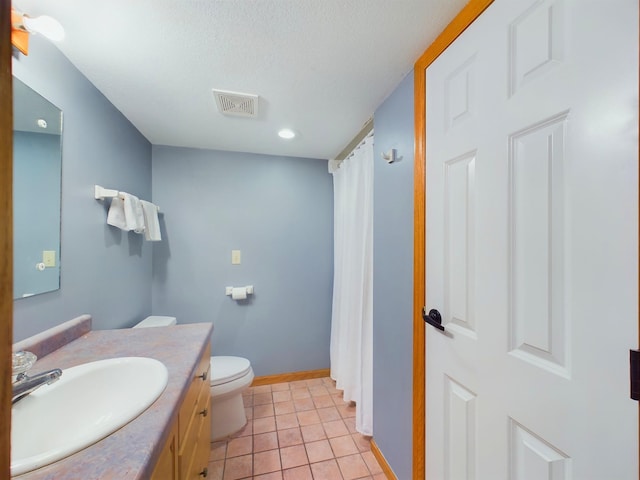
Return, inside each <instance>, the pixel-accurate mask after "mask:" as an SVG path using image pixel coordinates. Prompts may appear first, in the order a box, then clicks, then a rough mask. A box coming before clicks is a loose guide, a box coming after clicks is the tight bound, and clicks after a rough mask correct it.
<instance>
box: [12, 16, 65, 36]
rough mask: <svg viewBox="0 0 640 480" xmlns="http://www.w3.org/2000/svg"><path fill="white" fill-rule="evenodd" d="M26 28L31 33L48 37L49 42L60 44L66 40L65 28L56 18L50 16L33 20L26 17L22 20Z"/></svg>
mask: <svg viewBox="0 0 640 480" xmlns="http://www.w3.org/2000/svg"><path fill="white" fill-rule="evenodd" d="M22 22H23V24H24V28H26V29H27V31H29V32H30V33H39V34H40V35H42V36H43V37H47V38H48V39H49V40H52V41H54V42H59V41H60V40H62V39H63V38H64V28H62V25H60V22H58V21H57V20H56V19H55V18H52V17H49V16H48V15H41V16H40V17H35V18H31V17H28V16H26V15H25V16H24V17H23V18H22Z"/></svg>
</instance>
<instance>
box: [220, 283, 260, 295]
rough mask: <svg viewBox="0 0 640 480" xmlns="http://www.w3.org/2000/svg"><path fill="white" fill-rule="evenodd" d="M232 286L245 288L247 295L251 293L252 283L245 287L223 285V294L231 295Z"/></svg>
mask: <svg viewBox="0 0 640 480" xmlns="http://www.w3.org/2000/svg"><path fill="white" fill-rule="evenodd" d="M234 288H246V289H247V295H253V285H247V286H246V287H225V289H224V294H225V295H229V296H231V293H232V292H233V289H234Z"/></svg>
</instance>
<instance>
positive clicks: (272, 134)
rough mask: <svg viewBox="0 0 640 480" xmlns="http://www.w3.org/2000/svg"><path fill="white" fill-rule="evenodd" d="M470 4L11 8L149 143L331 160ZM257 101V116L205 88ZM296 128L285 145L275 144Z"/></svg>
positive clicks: (287, 1) (120, 1) (420, 0)
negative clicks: (44, 25)
mask: <svg viewBox="0 0 640 480" xmlns="http://www.w3.org/2000/svg"><path fill="white" fill-rule="evenodd" d="M465 2H466V0H406V1H403V0H206V1H200V0H182V1H178V0H135V1H134V0H109V1H98V0H47V1H45V0H14V2H13V5H14V7H16V8H18V9H19V10H21V11H23V12H25V13H27V14H29V15H31V16H38V15H43V14H47V15H51V16H53V17H55V18H56V19H57V20H59V21H60V23H62V25H63V26H64V28H65V31H66V37H65V39H64V40H63V41H62V42H60V43H59V44H57V46H58V48H59V49H60V50H61V51H62V52H63V53H64V54H65V55H66V56H67V58H68V59H69V60H70V61H71V62H72V63H73V64H74V65H75V66H76V67H77V68H78V69H79V70H80V71H81V72H82V73H83V74H84V75H85V76H86V77H87V78H88V79H89V80H90V81H91V82H92V83H93V84H94V85H95V86H96V87H97V88H98V89H99V90H100V91H101V92H102V93H103V94H104V95H105V96H106V97H107V98H108V99H109V100H110V101H111V102H112V103H113V104H114V105H115V106H116V107H117V108H118V109H119V110H120V111H121V112H122V113H123V114H124V115H125V116H126V117H127V118H128V119H129V120H130V121H131V122H132V123H133V124H134V125H135V126H136V127H137V128H138V129H139V130H140V132H142V134H143V135H144V136H145V137H146V138H147V139H148V140H149V141H150V142H151V143H152V144H155V145H172V146H185V147H197V148H210V149H218V150H231V151H243V152H256V153H266V154H273V155H287V156H298V157H309V158H332V157H334V156H335V155H337V154H338V153H339V152H340V151H341V150H342V149H343V148H344V147H345V145H347V144H348V143H349V141H350V140H351V139H352V138H353V137H354V136H355V135H356V134H357V133H358V131H359V130H360V129H361V128H362V126H363V125H364V123H365V122H366V121H367V120H368V119H369V118H370V117H371V116H372V115H373V113H374V111H375V109H376V107H378V105H380V103H381V102H382V101H383V100H384V99H385V97H386V96H387V95H389V94H390V93H391V92H392V91H393V89H394V88H395V87H396V86H397V84H398V83H399V82H400V80H402V78H403V77H404V76H405V75H406V74H407V72H409V71H410V70H411V68H412V67H413V63H414V62H415V60H416V59H417V58H418V56H420V54H421V53H422V52H423V51H424V49H425V48H426V47H427V46H428V45H429V44H430V43H431V42H432V41H433V39H434V38H435V37H436V36H437V35H438V33H439V32H440V31H441V30H442V29H443V28H444V27H445V26H446V25H447V23H448V22H449V21H450V20H451V19H452V18H453V17H454V16H455V14H456V13H457V12H458V11H459V10H460V9H461V8H462V6H463V5H464V4H465ZM213 88H216V89H221V90H230V91H235V92H241V93H250V94H256V95H259V96H260V103H259V109H260V111H259V115H258V117H257V118H255V119H249V118H239V117H231V116H227V115H223V114H221V113H220V112H218V110H217V107H216V103H215V101H214V97H213V94H212V91H211V90H212V89H213ZM282 127H289V128H292V129H294V130H295V131H296V132H297V133H298V136H297V137H296V138H295V139H294V140H291V141H284V140H281V139H280V138H278V136H277V131H278V130H279V129H280V128H282Z"/></svg>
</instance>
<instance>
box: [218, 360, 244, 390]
mask: <svg viewBox="0 0 640 480" xmlns="http://www.w3.org/2000/svg"><path fill="white" fill-rule="evenodd" d="M249 370H251V363H250V362H249V360H247V359H246V358H242V357H211V385H221V384H223V383H227V382H231V381H233V380H235V379H237V378H240V377H243V376H244V375H246V374H247V373H248V372H249Z"/></svg>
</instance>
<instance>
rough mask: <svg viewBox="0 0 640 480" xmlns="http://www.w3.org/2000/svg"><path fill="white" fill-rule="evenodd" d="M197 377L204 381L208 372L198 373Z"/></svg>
mask: <svg viewBox="0 0 640 480" xmlns="http://www.w3.org/2000/svg"><path fill="white" fill-rule="evenodd" d="M196 378H199V379H200V380H202V381H203V382H204V381H205V380H206V379H207V372H204V373H203V374H202V375H198V376H197V377H196Z"/></svg>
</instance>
